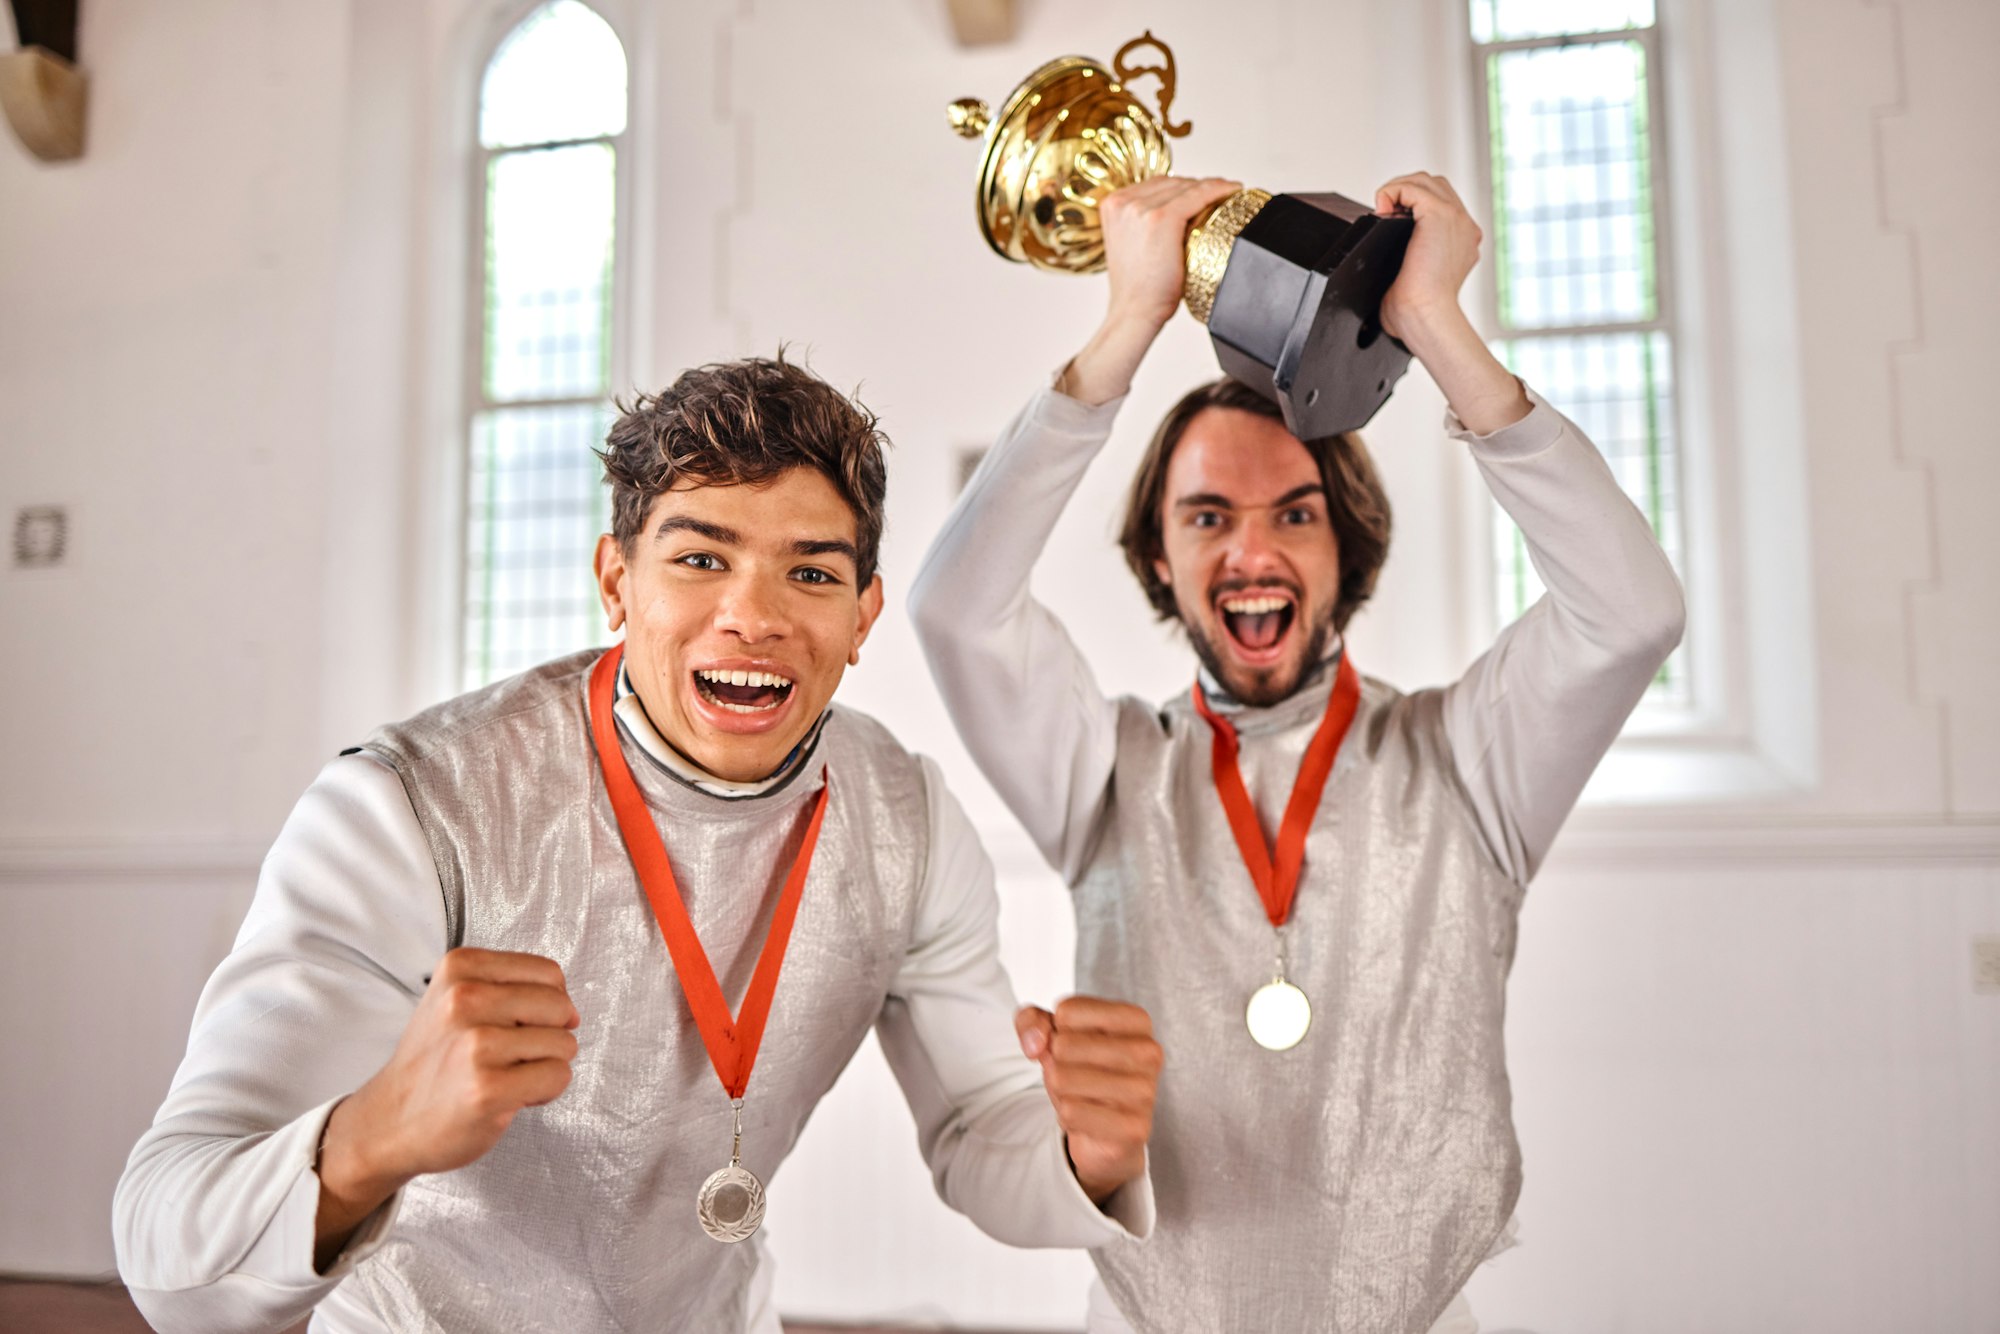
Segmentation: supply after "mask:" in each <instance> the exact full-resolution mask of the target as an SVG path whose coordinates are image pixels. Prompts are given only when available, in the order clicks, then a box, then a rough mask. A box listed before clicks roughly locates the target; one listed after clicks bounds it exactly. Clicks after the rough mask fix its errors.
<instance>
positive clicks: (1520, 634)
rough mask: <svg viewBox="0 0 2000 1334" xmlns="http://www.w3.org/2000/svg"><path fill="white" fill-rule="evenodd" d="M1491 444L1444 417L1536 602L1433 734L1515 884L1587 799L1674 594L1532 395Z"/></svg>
mask: <svg viewBox="0 0 2000 1334" xmlns="http://www.w3.org/2000/svg"><path fill="white" fill-rule="evenodd" d="M1528 397H1529V400H1530V401H1531V402H1532V403H1533V404H1534V407H1533V409H1532V411H1530V412H1529V414H1528V415H1527V416H1526V417H1524V418H1522V419H1521V420H1520V421H1518V422H1516V423H1514V424H1513V425H1512V426H1508V427H1504V428H1503V429H1501V430H1498V431H1495V432H1493V433H1492V434H1491V435H1486V436H1474V435H1472V434H1471V433H1470V432H1468V431H1466V430H1465V429H1464V427H1463V426H1462V425H1461V424H1460V423H1459V422H1458V421H1457V419H1456V418H1449V419H1447V421H1446V427H1447V429H1449V430H1450V431H1451V432H1452V434H1453V436H1454V438H1456V439H1459V440H1464V441H1466V442H1468V444H1469V445H1470V447H1471V450H1472V457H1473V459H1474V461H1475V462H1476V463H1477V464H1478V466H1479V472H1480V475H1481V476H1482V477H1484V478H1485V480H1486V485H1487V486H1488V487H1489V488H1490V489H1491V490H1492V492H1493V496H1494V498H1495V499H1496V500H1498V501H1499V502H1500V506H1501V508H1502V509H1504V510H1506V511H1507V514H1508V516H1509V517H1511V518H1512V519H1513V520H1514V522H1515V523H1516V524H1517V525H1519V527H1520V529H1521V536H1522V538H1523V539H1524V540H1525V541H1526V543H1527V548H1528V556H1529V559H1530V560H1532V561H1533V562H1534V566H1535V571H1536V573H1537V574H1539V575H1540V576H1541V578H1542V583H1543V584H1544V585H1545V586H1546V587H1547V589H1548V592H1547V593H1546V594H1544V595H1543V596H1542V597H1541V598H1540V599H1538V600H1537V601H1536V602H1535V605H1534V606H1532V607H1530V608H1528V610H1527V611H1526V612H1525V613H1523V614H1522V616H1521V617H1520V619H1519V620H1517V621H1515V622H1514V623H1513V624H1512V625H1510V626H1508V627H1507V628H1506V629H1505V630H1503V631H1501V632H1500V636H1499V638H1498V639H1497V640H1495V641H1494V643H1493V646H1492V647H1491V648H1489V649H1487V651H1486V652H1485V653H1484V654H1482V655H1480V657H1479V659H1478V660H1477V661H1475V662H1474V663H1473V664H1472V666H1471V667H1470V668H1468V669H1467V670H1466V673H1465V675H1463V676H1462V677H1460V678H1459V679H1458V681H1457V682H1456V683H1454V684H1453V685H1451V686H1450V687H1448V688H1447V690H1446V692H1445V703H1444V721H1445V732H1446V735H1447V736H1448V737H1449V738H1450V739H1451V749H1452V755H1453V757H1454V760H1455V762H1456V763H1457V766H1458V772H1459V777H1460V780H1461V781H1462V782H1463V783H1464V785H1465V790H1466V793H1467V795H1468V796H1469V797H1470V798H1471V801H1472V806H1473V810H1474V812H1475V814H1476V815H1477V817H1478V820H1479V825H1480V829H1481V831H1482V832H1483V833H1484V834H1485V836H1486V841H1487V844H1488V846H1489V847H1490V848H1491V849H1492V850H1493V853H1494V855H1495V857H1496V858H1497V859H1498V860H1499V862H1500V864H1501V866H1502V867H1503V868H1504V869H1505V870H1506V871H1507V873H1508V874H1509V875H1511V876H1512V877H1513V878H1514V879H1515V880H1517V881H1519V882H1520V883H1522V884H1526V883H1527V882H1528V881H1529V880H1530V879H1531V878H1532V877H1533V876H1534V874H1535V871H1536V869H1537V868H1539V867H1540V865H1541V863H1542V858H1543V857H1545V856H1546V855H1547V854H1548V851H1549V848H1550V846H1551V845H1552V844H1553V843H1554V842H1555V837H1556V832H1557V831H1558V830H1559V829H1561V828H1562V823H1563V821H1564V820H1565V819H1567V818H1568V816H1569V812H1570V808H1571V807H1572V806H1574V805H1575V804H1576V799H1577V797H1578V796H1579V795H1580V794H1581V793H1582V792H1583V787H1584V784H1585V783H1587V782H1588V781H1590V775H1591V772H1592V771H1593V770H1595V769H1596V768H1597V762H1598V761H1599V760H1601V759H1602V758H1604V753H1605V751H1607V750H1609V749H1610V748H1611V743H1612V742H1613V741H1615V740H1616V739H1617V737H1618V730H1619V728H1621V727H1622V726H1624V723H1625V719H1626V717H1627V716H1629V715H1630V714H1631V712H1632V709H1633V708H1634V706H1636V705H1637V704H1638V703H1639V700H1640V698H1641V696H1643V695H1644V694H1645V693H1646V687H1647V686H1648V685H1649V684H1650V683H1651V682H1652V680H1653V677H1654V675H1655V674H1656V673H1657V672H1658V671H1659V670H1660V664H1661V663H1663V662H1665V661H1666V660H1667V655H1668V654H1670V653H1672V652H1673V650H1674V646H1675V645H1676V644H1678V643H1680V639H1681V631H1682V627H1683V626H1684V624H1685V621H1686V611H1685V607H1684V604H1683V602H1682V598H1681V585H1680V580H1679V579H1678V578H1676V577H1675V575H1674V571H1673V567H1672V566H1671V565H1669V564H1668V563H1667V557H1666V554H1665V553H1664V552H1662V551H1661V550H1660V545H1659V543H1658V542H1657V541H1655V540H1654V537H1653V530H1652V528H1651V527H1650V526H1648V524H1647V523H1646V519H1645V516H1644V515H1642V514H1640V513H1639V510H1638V507H1637V506H1635V505H1634V504H1633V503H1632V501H1631V500H1630V499H1629V498H1628V497H1627V496H1626V495H1625V493H1624V491H1623V490H1621V489H1620V488H1619V485H1618V482H1617V479H1616V478H1614V477H1613V476H1612V475H1611V469H1610V468H1609V467H1608V466H1607V465H1606V464H1605V462H1604V458H1603V456H1602V455H1600V454H1599V453H1598V452H1597V449H1596V447H1595V446H1594V445H1592V444H1591V443H1590V441H1589V439H1587V438H1586V437H1585V436H1584V434H1583V432H1581V431H1579V430H1578V429H1577V428H1576V426H1575V425H1574V424H1573V423H1572V422H1571V421H1570V420H1569V419H1568V418H1566V417H1564V416H1563V415H1562V414H1561V413H1559V412H1557V411H1556V410H1555V409H1554V408H1552V407H1550V406H1549V405H1548V404H1547V403H1546V402H1544V401H1543V400H1542V399H1541V397H1540V396H1539V395H1537V394H1535V393H1534V392H1533V391H1532V390H1531V391H1529V394H1528Z"/></svg>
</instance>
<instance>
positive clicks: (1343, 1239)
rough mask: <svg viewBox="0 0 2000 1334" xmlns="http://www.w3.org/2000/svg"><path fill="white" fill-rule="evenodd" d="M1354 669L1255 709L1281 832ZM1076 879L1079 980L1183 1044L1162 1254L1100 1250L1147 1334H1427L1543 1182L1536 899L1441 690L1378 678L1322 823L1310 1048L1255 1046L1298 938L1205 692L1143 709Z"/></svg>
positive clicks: (1157, 1155) (1162, 1119)
mask: <svg viewBox="0 0 2000 1334" xmlns="http://www.w3.org/2000/svg"><path fill="white" fill-rule="evenodd" d="M1332 679H1333V673H1332V672H1331V671H1325V672H1322V673H1321V677H1320V679H1319V680H1318V682H1317V683H1315V684H1313V685H1309V686H1308V687H1307V688H1305V689H1302V690H1301V691H1299V692H1298V693H1297V694H1296V695H1294V696H1293V697H1292V698H1290V699H1288V700H1285V701H1284V702H1282V703H1280V704H1278V705H1276V706H1274V707H1272V708H1269V709H1246V710H1243V711H1241V712H1238V713H1235V714H1234V715H1232V719H1233V721H1234V722H1235V723H1236V726H1237V729H1238V732H1239V735H1240V736H1241V738H1242V757H1241V760H1240V763H1241V765H1242V767H1243V772H1244V779H1245V782H1246V784H1247V785H1248V787H1249V789H1250V791H1251V793H1252V794H1253V798H1254V800H1255V802H1256V805H1257V807H1258V812H1259V816H1260V821H1261V823H1262V825H1263V827H1264V830H1265V834H1266V837H1267V838H1268V837H1269V836H1270V835H1271V833H1272V832H1273V831H1274V830H1275V829H1276V828H1277V825H1278V819H1279V815H1280V813H1281V812H1282V811H1283V809H1284V804H1285V801H1286V798H1287V797H1288V796H1289V795H1290V793H1291V788H1292V780H1293V778H1294V777H1295V776H1296V774H1297V772H1298V766H1299V760H1300V758H1301V756H1302V755H1303V754H1304V752H1305V748H1306V744H1307V742H1308V741H1309V740H1310V739H1311V737H1312V734H1313V731H1314V729H1315V728H1316V727H1317V726H1318V724H1319V721H1320V717H1321V714H1322V711H1323V710H1324V709H1325V707H1326V700H1327V694H1328V691H1329V690H1330V689H1331V686H1332ZM1118 727H1119V731H1118V753H1117V764H1116V767H1115V768H1114V770H1113V774H1112V779H1111V786H1110V791H1109V794H1108V804H1107V807H1106V809H1105V811H1104V812H1103V814H1102V817H1101V823H1100V825H1099V827H1098V830H1097V833H1096V838H1097V842H1096V845H1095V846H1094V847H1093V848H1091V849H1090V852H1089V855H1088V857H1087V859H1086V861H1085V863H1084V869H1083V871H1082V873H1081V875H1080V876H1079V877H1078V879H1077V881H1076V883H1075V886H1074V889H1075V897H1076V912H1077V985H1078V987H1079V989H1081V990H1083V991H1086V992H1090V993H1094V994H1099V995H1105V996H1113V997H1117V998H1119V999H1123V1000H1129V1001H1132V1002H1134V1003H1136V1004H1139V1005H1143V1006H1145V1007H1146V1009H1147V1010H1149V1011H1150V1012H1151V1013H1152V1017H1153V1028H1154V1032H1155V1034H1156V1035H1157V1037H1158V1038H1159V1041H1160V1044H1161V1047H1162V1048H1163V1049H1164V1051H1165V1053H1166V1069H1165V1072H1164V1073H1163V1075H1162V1077H1161V1081H1160V1094H1159V1104H1158V1108H1157V1112H1156V1115H1155V1118H1154V1131H1153V1141H1152V1146H1151V1165H1152V1176H1153V1189H1154V1192H1155V1198H1156V1200H1157V1203H1158V1208H1159V1219H1158V1223H1157V1225H1156V1227H1155V1229H1154V1232H1153V1235H1152V1236H1151V1238H1149V1239H1148V1240H1147V1241H1146V1242H1145V1243H1144V1244H1143V1245H1141V1244H1134V1243H1132V1242H1129V1241H1118V1242H1114V1243H1112V1244H1111V1245H1109V1246H1106V1247H1104V1248H1101V1249H1099V1250H1097V1251H1094V1252H1093V1253H1092V1254H1093V1257H1094V1258H1095V1259H1096V1261H1097V1267H1098V1270H1099V1272H1100V1274H1101V1275H1102V1277H1103V1279H1104V1282H1105V1286H1106V1287H1107V1288H1108V1289H1109V1290H1110V1293H1111V1295H1112V1298H1113V1300H1114V1301H1115V1302H1116V1304H1117V1306H1118V1307H1119V1309H1120V1310H1121V1311H1122V1312H1123V1313H1124V1315H1125V1317H1126V1318H1127V1319H1128V1320H1130V1321H1131V1323H1132V1325H1133V1326H1134V1327H1135V1328H1136V1329H1138V1330H1139V1331H1141V1332H1142V1334H1183V1332H1184V1334H1238V1332H1239V1331H1257V1334H1303V1332H1305V1331H1312V1334H1325V1332H1327V1331H1341V1332H1342V1334H1423V1331H1425V1330H1428V1329H1429V1328H1430V1327H1431V1325H1432V1323H1433V1322H1434V1321H1435V1320H1436V1319H1437V1318H1438V1316H1439V1315H1440V1314H1441V1313H1442V1312H1443V1310H1444V1308H1445V1306H1446V1305H1447V1304H1448V1303H1449V1302H1450V1301H1451V1299H1452V1297H1453V1296H1454V1295H1456V1294H1457V1293H1458V1291H1459V1290H1460V1289H1461V1288H1462V1287H1463V1286H1464V1285H1465V1283H1466V1281H1467V1279H1468V1278H1469V1277H1470V1276H1471V1274H1472V1270H1473V1268H1474V1266H1476V1265H1477V1264H1478V1263H1479V1262H1480V1261H1481V1260H1482V1259H1484V1258H1485V1257H1486V1255H1487V1254H1488V1252H1489V1251H1490V1250H1491V1249H1492V1247H1493V1244H1494V1241H1495V1239H1496V1238H1497V1237H1498V1236H1499V1234H1500V1232H1501V1230H1502V1228H1503V1227H1504V1226H1505V1225H1506V1222H1507V1220H1508V1218H1509V1216H1510V1215H1511V1213H1512V1212H1513V1208H1514V1202H1515V1198H1516V1197H1517V1196H1518V1195H1519V1193H1520V1179H1521V1173H1520V1152H1519V1148H1518V1146H1517V1144H1516V1142H1515V1138H1514V1128H1513V1120H1512V1116H1511V1111H1510V1095H1509V1090H1508V1084H1507V1072H1506V1066H1505V1061H1504V1057H1503V1053H1502V1048H1501V1021H1502V1018H1503V1015H1504V992H1505V987H1506V980H1507V972H1508V969H1509V967H1510V966H1511V964H1512V962H1513V957H1514V930H1515V919H1516V916H1517V914H1518V912H1519V908H1520V903H1521V896H1522V891H1521V888H1520V886H1518V885H1517V884H1515V883H1514V882H1513V881H1512V880H1511V879H1510V878H1509V877H1508V876H1507V875H1506V874H1505V873H1503V872H1502V871H1501V870H1500V869H1499V868H1498V866H1497V865H1496V864H1495V862H1494V861H1493V859H1492V857H1491V856H1490V855H1489V854H1488V852H1487V851H1486V844H1485V842H1484V840H1483V839H1482V837H1481V835H1480V832H1479V829H1478V826H1477V825H1476V823H1475V821H1474V818H1473V814H1472V808H1471V806H1470V804H1469V802H1468V801H1467V799H1466V796H1465V794H1464V791H1463V789H1462V788H1461V786H1460V784H1459V781H1458V778H1457V772H1456V770H1455V768H1454V767H1453V764H1452V757H1451V754H1450V751H1449V748H1448V745H1447V742H1446V738H1445V731H1444V725H1443V713H1442V696H1441V695H1440V694H1439V693H1438V692H1436V691H1428V692H1424V693H1420V694H1415V695H1407V696H1406V695H1402V694H1399V693H1398V692H1396V691H1395V690H1393V689H1391V688H1390V687H1388V686H1385V685H1383V684H1381V683H1380V682H1377V681H1373V680H1366V679H1364V681H1363V683H1362V694H1361V704H1360V707H1359V710H1358V711H1357V713H1356V715H1355V719H1354V723H1353V726H1352V727H1351V728H1350V729H1349V731H1348V734H1347V740H1346V743H1345V744H1344V745H1343V746H1342V747H1341V751H1340V756H1339V759H1338V761H1337V762H1336V764H1335V766H1334V769H1333V773H1332V775H1331V777H1330V778H1329V779H1328V781H1327V786H1326V792H1325V794H1324V796H1323V797H1322V799H1321V802H1320V806H1319V812H1318V815H1317V817H1316V818H1315V820H1314V822H1313V825H1312V829H1311V832H1310V834H1309V835H1308V838H1307V842H1306V855H1305V870H1304V873H1303V875H1302V876H1301V878H1300V882H1299V889H1298V896H1297V898H1296V900H1295V901H1294V904H1293V907H1292V915H1291V919H1290V924H1289V925H1288V926H1287V928H1286V932H1285V934H1286V957H1287V964H1288V966H1287V969H1286V972H1287V976H1288V977H1289V978H1290V980H1291V981H1292V982H1294V983H1295V984H1297V985H1298V986H1299V987H1301V988H1302V989H1303V990H1304V991H1305V993H1306V995H1307V997H1308V998H1309V999H1310V1000H1311V1002H1312V1010H1313V1014H1312V1027H1311V1029H1310V1030H1309V1031H1308V1033H1307V1034H1306V1037H1305V1038H1304V1040H1303V1041H1301V1042H1300V1043H1299V1045H1297V1046H1296V1047H1293V1048H1292V1049H1290V1050H1289V1051H1282V1052H1272V1051H1266V1050H1264V1049H1263V1048H1261V1047H1259V1046H1257V1045H1256V1044H1255V1043H1254V1042H1252V1041H1251V1039H1250V1035H1249V1033H1248V1032H1247V1030H1246V1029H1245V1026H1244V1007H1245V1005H1246V1003H1247V1002H1248V1000H1249V998H1250V994H1251V992H1253V991H1254V990H1255V989H1256V988H1257V987H1259V986H1261V985H1262V984H1263V983H1265V982H1268V981H1269V980H1270V978H1271V971H1272V959H1273V953H1274V950H1273V944H1274V933H1273V931H1272V927H1271V924H1270V922H1269V920H1268V919H1267V918H1266V917H1265V915H1264V908H1263V904H1262V903H1261V901H1260V900H1259V899H1258V897H1257V891H1256V890H1255V889H1254V888H1253V887H1252V884H1251V881H1250V877H1249V873H1248V872H1247V871H1246V870H1245V868H1244V865H1243V859H1242V856H1241V854H1240V853H1239V852H1238V851H1237V848H1236V843H1235V841H1234V839H1233V838H1232V836H1231V834H1230V830H1229V824H1228V820H1227V817H1226V816H1225V815H1224V813H1223V809H1222V804H1221V801H1220V800H1219V799H1218V797H1217V795H1216V790H1215V783H1214V780H1213V776H1212V775H1213V771H1212V768H1211V761H1210V739H1211V732H1210V729H1209V727H1208V724H1207V723H1205V722H1204V721H1202V719H1201V717H1200V716H1199V715H1198V714H1196V713H1195V712H1194V709H1193V707H1192V704H1191V703H1190V701H1189V699H1188V697H1187V696H1185V695H1183V696H1180V697H1178V698H1176V699H1175V700H1173V701H1172V702H1171V703H1169V704H1168V705H1167V706H1166V707H1165V708H1164V709H1161V710H1155V709H1154V708H1152V707H1151V706H1149V705H1146V704H1143V703H1141V702H1139V701H1136V700H1131V699H1126V700H1123V701H1121V702H1120V705H1119V724H1118Z"/></svg>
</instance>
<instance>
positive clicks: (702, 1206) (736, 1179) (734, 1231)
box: [694, 1098, 764, 1241]
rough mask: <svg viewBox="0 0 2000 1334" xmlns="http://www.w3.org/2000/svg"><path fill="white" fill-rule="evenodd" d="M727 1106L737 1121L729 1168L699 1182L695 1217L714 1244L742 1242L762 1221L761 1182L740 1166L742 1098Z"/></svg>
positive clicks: (741, 1152)
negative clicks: (699, 1187)
mask: <svg viewBox="0 0 2000 1334" xmlns="http://www.w3.org/2000/svg"><path fill="white" fill-rule="evenodd" d="M729 1106H730V1109H731V1110H732V1111H733V1112H734V1113H735V1122H736V1130H735V1143H734V1144H732V1145H731V1146H730V1150H729V1166H727V1167H724V1168H721V1169H720V1170H718V1171H716V1172H714V1173H712V1174H711V1175H710V1176H709V1178H708V1180H706V1181H704V1182H702V1183H701V1194H700V1195H698V1196H696V1197H695V1204H694V1214H695V1218H696V1219H697V1220H698V1221H699V1222H700V1223H701V1230H702V1231H703V1232H706V1233H707V1234H708V1235H709V1236H711V1237H714V1238H715V1239H716V1240H717V1241H742V1240H744V1239H746V1238H747V1237H749V1236H751V1235H752V1234H753V1233H755V1232H756V1231H757V1229H758V1227H759V1226H761V1225H762V1224H763V1222H764V1183H763V1182H761V1181H759V1180H758V1179H757V1177H756V1174H755V1173H753V1172H752V1171H750V1169H749V1168H747V1167H745V1166H743V1162H742V1156H743V1099H741V1098H733V1099H731V1100H730V1104H729Z"/></svg>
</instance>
